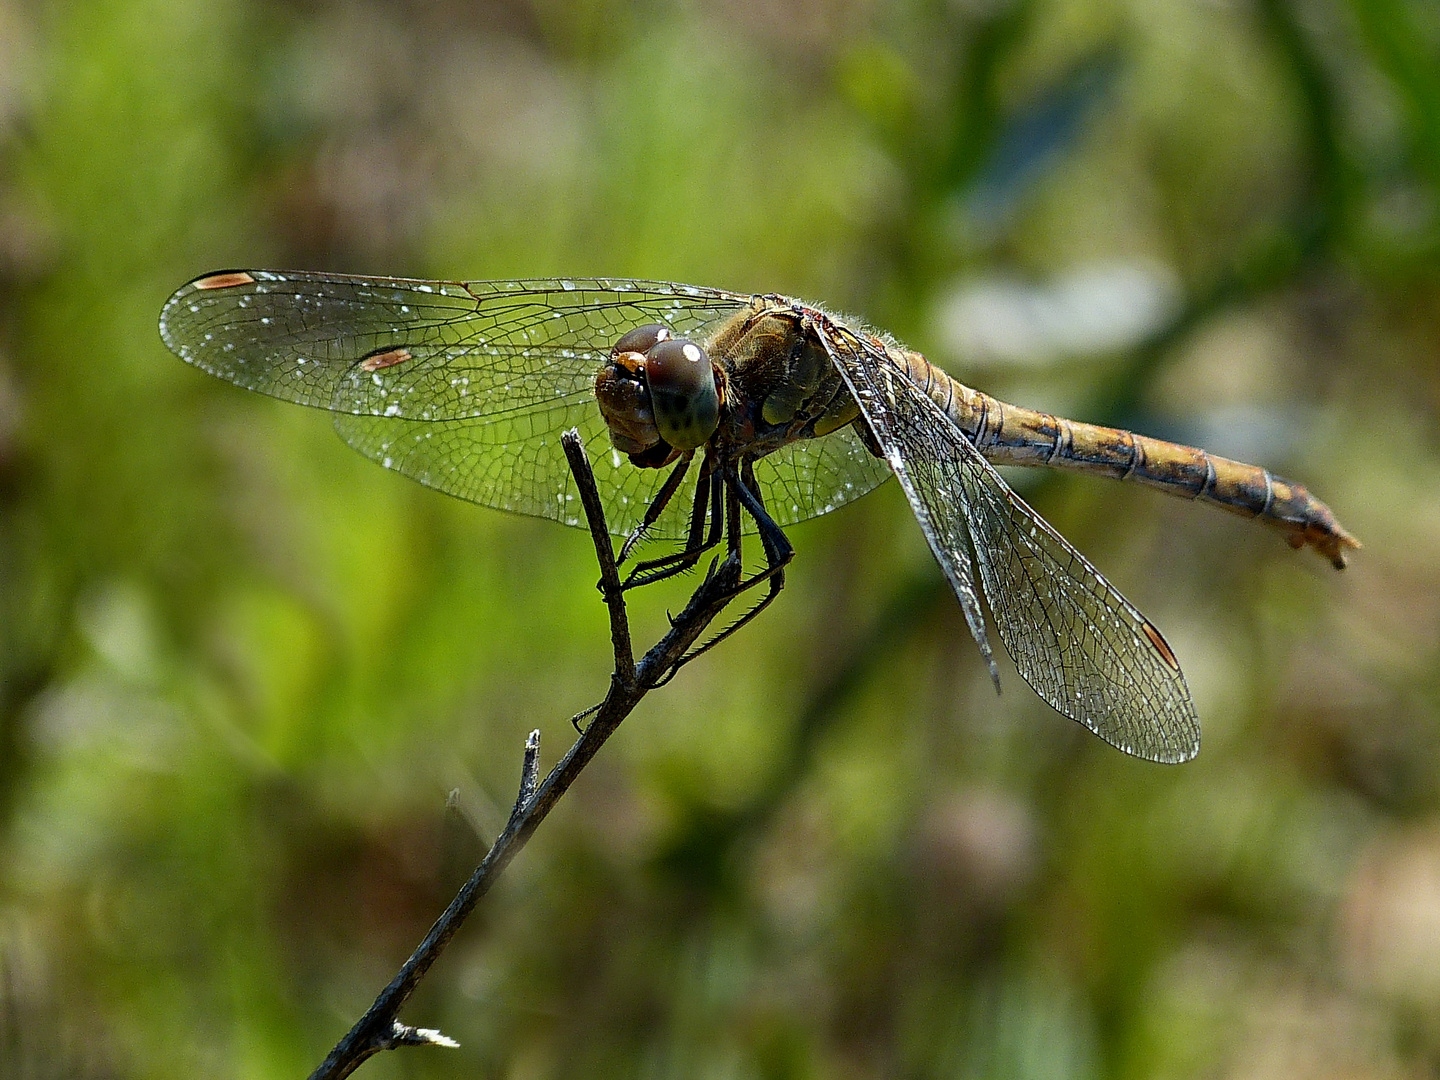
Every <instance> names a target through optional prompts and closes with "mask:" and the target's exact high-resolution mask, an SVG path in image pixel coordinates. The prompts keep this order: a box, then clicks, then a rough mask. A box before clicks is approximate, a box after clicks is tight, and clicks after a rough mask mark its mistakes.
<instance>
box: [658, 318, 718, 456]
mask: <svg viewBox="0 0 1440 1080" xmlns="http://www.w3.org/2000/svg"><path fill="white" fill-rule="evenodd" d="M645 381H646V382H647V383H648V384H649V386H650V408H651V410H652V411H653V413H654V416H655V426H656V428H658V429H659V431H660V434H661V436H662V437H663V438H664V439H665V441H666V442H668V443H669V444H670V445H671V446H673V447H675V448H676V449H677V450H694V449H695V448H696V447H698V446H703V445H704V444H705V442H706V440H708V439H709V438H710V436H711V435H713V434H715V428H716V427H717V426H718V425H719V423H720V395H719V393H718V392H717V391H716V389H715V372H714V371H713V370H712V369H711V367H710V358H709V357H708V356H706V355H705V350H704V349H702V348H700V346H699V345H696V344H695V343H694V342H693V341H686V340H685V339H684V338H668V339H667V340H664V341H660V342H657V343H656V344H655V345H653V346H652V347H651V348H650V350H649V351H648V352H646V354H645Z"/></svg>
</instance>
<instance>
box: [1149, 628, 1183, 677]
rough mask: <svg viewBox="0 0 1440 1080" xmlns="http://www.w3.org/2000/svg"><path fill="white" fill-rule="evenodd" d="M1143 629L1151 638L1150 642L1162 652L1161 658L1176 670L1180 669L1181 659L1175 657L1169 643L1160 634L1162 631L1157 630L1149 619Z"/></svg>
mask: <svg viewBox="0 0 1440 1080" xmlns="http://www.w3.org/2000/svg"><path fill="white" fill-rule="evenodd" d="M1141 629H1143V630H1144V631H1145V636H1146V637H1147V638H1149V639H1150V644H1151V645H1154V646H1155V651H1156V652H1158V653H1159V654H1160V658H1161V659H1162V660H1164V661H1165V663H1167V664H1169V665H1170V666H1171V667H1172V668H1174V669H1175V670H1176V671H1179V670H1180V661H1179V660H1176V659H1175V654H1174V653H1173V652H1171V651H1170V645H1169V643H1168V642H1167V641H1166V640H1165V639H1164V638H1163V637H1161V636H1160V631H1159V630H1156V629H1155V627H1154V625H1153V624H1152V623H1151V622H1150V620H1148V619H1147V620H1145V622H1143V623H1142V624H1141Z"/></svg>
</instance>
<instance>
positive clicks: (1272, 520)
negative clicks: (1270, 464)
mask: <svg viewBox="0 0 1440 1080" xmlns="http://www.w3.org/2000/svg"><path fill="white" fill-rule="evenodd" d="M891 353H892V355H893V354H896V353H899V350H895V349H892V350H891ZM897 359H900V360H901V366H902V367H903V368H904V369H905V372H906V374H907V375H908V376H909V377H910V379H911V380H912V381H913V382H915V383H916V384H917V385H919V386H920V387H921V388H922V389H924V391H925V392H926V394H927V395H928V396H929V397H930V399H931V400H932V401H934V402H935V403H936V404H937V405H939V406H940V407H941V408H942V409H943V410H945V413H946V415H948V416H949V417H950V419H951V420H952V421H953V422H954V423H955V424H956V425H957V426H958V427H959V428H960V429H961V430H962V431H964V432H965V434H966V435H968V436H969V437H970V438H971V440H972V441H973V442H974V443H975V445H976V447H977V448H978V449H979V450H980V452H981V453H982V454H984V455H985V457H986V458H987V459H988V460H990V461H991V462H993V463H995V464H997V465H1030V466H1034V465H1048V466H1050V467H1051V468H1060V469H1074V470H1077V471H1080V472H1091V473H1099V474H1100V475H1102V476H1108V477H1110V478H1111V479H1114V480H1129V481H1134V482H1136V483H1141V484H1145V485H1147V486H1149V487H1153V488H1158V489H1159V490H1161V491H1164V492H1167V493H1169V494H1171V495H1178V496H1180V497H1182V498H1186V499H1190V500H1192V501H1195V502H1201V503H1209V504H1210V505H1212V506H1218V507H1220V508H1221V509H1223V510H1228V511H1230V512H1231V513H1234V514H1239V515H1241V516H1242V517H1249V518H1260V519H1261V520H1263V521H1264V522H1265V523H1266V524H1268V525H1271V526H1273V527H1274V528H1277V529H1279V530H1280V531H1281V532H1283V533H1284V534H1285V538H1286V540H1287V541H1289V543H1290V545H1291V546H1292V547H1295V548H1301V547H1305V546H1307V545H1309V546H1310V547H1313V548H1315V549H1316V550H1317V551H1319V552H1320V553H1321V554H1322V555H1324V556H1325V557H1326V558H1327V559H1329V560H1330V562H1331V563H1333V564H1334V566H1335V567H1336V568H1337V569H1340V568H1343V567H1344V566H1345V552H1346V551H1347V550H1348V549H1350V548H1358V547H1359V546H1360V543H1359V541H1357V540H1356V539H1355V538H1354V537H1353V536H1351V535H1350V534H1349V533H1347V532H1346V531H1345V530H1344V529H1343V528H1342V527H1341V526H1340V523H1339V522H1338V521H1336V520H1335V515H1334V513H1332V512H1331V510H1330V508H1329V507H1328V506H1326V505H1325V504H1324V503H1323V502H1321V501H1320V500H1319V499H1317V498H1315V496H1313V495H1311V494H1310V492H1309V491H1307V490H1306V489H1305V487H1304V486H1303V485H1302V484H1297V483H1295V482H1294V481H1292V480H1287V479H1285V478H1284V477H1281V476H1276V475H1274V474H1273V473H1271V472H1270V471H1269V470H1268V469H1264V468H1261V467H1260V466H1258V465H1248V464H1246V463H1244V462H1241V461H1232V460H1230V459H1229V458H1223V457H1220V456H1218V455H1216V454H1211V453H1208V452H1207V451H1205V450H1201V449H1198V448H1197V447H1193V446H1184V445H1182V444H1180V443H1173V442H1167V441H1165V440H1164V439H1154V438H1151V437H1150V436H1148V435H1137V434H1136V433H1134V432H1132V431H1125V430H1123V429H1120V428H1110V427H1101V426H1099V425H1096V424H1086V423H1082V422H1080V421H1076V420H1067V419H1065V418H1064V417H1059V416H1052V415H1050V414H1049V413H1043V412H1039V411H1037V410H1035V409H1027V408H1023V407H1021V406H1018V405H1010V404H1007V403H1005V402H1003V401H1000V400H999V399H997V398H993V397H991V396H990V395H989V394H984V393H981V392H980V391H978V390H972V389H971V388H970V387H968V386H965V385H964V384H962V383H960V382H957V381H956V380H955V379H952V378H951V377H950V376H949V375H947V374H945V373H944V372H943V371H941V370H940V369H938V368H936V367H934V366H933V365H931V364H930V363H929V362H928V361H926V360H925V358H924V357H922V356H920V355H919V354H918V353H912V352H908V351H907V352H904V353H902V354H900V356H899V357H897Z"/></svg>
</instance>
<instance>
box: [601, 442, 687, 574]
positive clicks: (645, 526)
mask: <svg viewBox="0 0 1440 1080" xmlns="http://www.w3.org/2000/svg"><path fill="white" fill-rule="evenodd" d="M694 456H695V454H694V452H693V451H692V452H690V453H688V454H684V455H682V456H681V458H680V460H679V461H678V462H676V463H675V468H673V469H671V470H670V475H669V476H667V477H666V478H665V483H664V485H663V486H662V487H661V488H660V490H659V492H657V493H656V495H655V498H653V499H652V500H650V505H649V506H648V507H646V508H645V517H644V519H643V520H642V521H641V522H640V524H639V525H636V526H635V528H634V529H633V530H632V531H631V533H630V535H629V536H627V537H626V538H625V543H624V544H622V545H621V547H620V555H619V557H618V558H617V559H616V560H615V565H616V566H619V565H620V564H622V563H623V562H624V561H625V560H626V559H628V558H629V557H630V552H631V551H633V550H634V548H635V545H636V544H638V543H640V541H641V540H644V539H645V534H646V533H648V532H649V531H650V528H651V527H652V526H653V525H654V524H655V522H657V521H659V520H660V515H661V514H663V513H664V512H665V508H666V507H667V506H669V505H670V500H671V499H673V498H674V497H675V492H676V491H677V490H679V487H680V481H682V480H684V479H685V473H686V470H688V469H689V468H690V460H691V459H692V458H693V457H694Z"/></svg>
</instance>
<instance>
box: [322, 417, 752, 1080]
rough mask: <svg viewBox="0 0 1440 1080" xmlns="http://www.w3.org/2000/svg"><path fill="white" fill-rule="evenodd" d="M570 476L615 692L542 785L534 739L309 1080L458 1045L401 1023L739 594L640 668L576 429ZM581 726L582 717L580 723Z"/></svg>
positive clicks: (568, 443) (708, 605)
mask: <svg viewBox="0 0 1440 1080" xmlns="http://www.w3.org/2000/svg"><path fill="white" fill-rule="evenodd" d="M561 441H562V443H563V444H564V447H565V454H566V457H567V458H568V459H569V461H570V468H571V471H572V472H573V473H574V475H575V481H576V484H577V486H578V487H579V489H580V501H581V503H582V505H583V506H584V508H585V516H586V520H587V522H588V524H589V526H590V533H591V536H592V537H593V538H594V540H595V553H596V557H597V558H598V560H599V563H600V590H601V592H602V594H603V595H604V597H605V603H606V606H607V607H608V608H609V609H610V637H611V642H612V644H613V646H614V653H615V670H614V672H613V674H612V675H611V677H610V690H609V692H608V693H607V694H606V695H605V699H604V700H603V701H601V702H600V703H599V704H598V705H596V706H594V707H593V708H591V709H587V710H586V711H585V713H582V714H580V718H583V717H584V716H586V715H590V716H592V717H593V718H592V719H591V721H590V723H589V724H588V725H586V727H585V730H584V731H583V732H582V733H581V735H580V737H579V738H578V739H576V740H575V742H574V743H573V744H572V745H571V747H570V749H569V750H568V751H566V753H565V756H564V757H563V758H561V759H560V761H559V762H558V763H557V764H556V765H555V767H554V768H553V769H551V770H550V773H549V775H547V776H546V777H545V779H544V781H543V782H541V783H540V784H539V785H538V786H537V785H536V783H535V781H536V778H537V777H538V776H539V760H540V732H539V731H532V732H531V733H530V737H529V738H528V739H526V741H525V757H524V763H523V765H522V766H521V777H520V792H519V795H518V796H517V797H516V800H515V809H514V810H513V811H512V812H511V814H510V820H509V821H508V822H506V825H505V828H504V830H503V831H502V832H501V833H500V835H499V836H498V837H496V839H495V843H494V844H492V845H491V847H490V850H489V852H487V853H486V855H485V858H484V859H482V860H481V862H480V865H479V866H478V867H476V869H475V872H474V873H473V874H471V875H470V879H469V880H468V881H466V882H465V884H464V885H463V886H462V887H461V889H460V891H459V892H458V893H456V895H455V899H453V900H452V901H450V906H449V907H447V908H446V909H445V912H444V914H442V915H441V916H440V917H439V918H438V919H436V920H435V924H434V925H433V926H431V927H430V931H429V933H427V934H426V935H425V939H424V940H423V941H422V942H421V943H420V945H419V946H418V947H417V948H416V949H415V951H414V952H413V953H412V954H411V955H410V958H409V959H408V960H406V961H405V963H404V965H403V966H402V967H401V968H400V971H399V972H398V973H397V974H396V975H395V977H394V978H393V979H392V980H390V984H389V985H388V986H387V987H385V989H384V990H383V991H381V993H380V996H379V997H377V998H376V999H375V1002H374V1004H372V1005H371V1006H370V1008H369V1009H368V1010H367V1011H366V1013H365V1015H364V1016H362V1017H361V1018H360V1020H359V1021H358V1022H357V1023H356V1024H355V1026H354V1027H353V1028H351V1029H350V1031H349V1033H348V1034H346V1036H345V1037H344V1038H343V1039H341V1040H340V1042H339V1043H337V1044H336V1046H335V1048H334V1049H333V1050H331V1051H330V1053H329V1055H327V1056H326V1058H325V1060H324V1061H323V1062H322V1063H321V1064H320V1067H319V1068H317V1069H316V1070H315V1071H314V1072H313V1073H311V1074H310V1080H339V1078H341V1077H345V1076H349V1075H350V1074H351V1073H353V1072H354V1071H355V1070H356V1069H357V1068H359V1066H360V1065H361V1064H362V1063H363V1062H364V1061H365V1060H366V1059H367V1058H369V1057H371V1056H372V1055H374V1054H376V1053H378V1052H380V1051H381V1050H391V1049H394V1048H396V1047H398V1046H417V1045H431V1046H453V1045H456V1044H455V1043H454V1042H453V1040H450V1039H448V1038H447V1037H446V1036H444V1035H441V1034H440V1033H439V1032H437V1031H432V1030H430V1029H427V1028H412V1027H409V1026H407V1025H405V1024H401V1023H400V1022H399V1021H398V1020H397V1019H396V1017H397V1016H398V1015H399V1012H400V1010H401V1008H403V1007H404V1005H405V1002H406V1001H407V1000H408V999H409V997H410V995H411V994H412V993H414V992H415V988H416V987H417V986H418V985H419V984H420V980H421V979H423V978H424V977H425V975H426V973H427V972H428V971H429V970H430V967H431V965H432V964H434V963H435V961H436V960H437V959H438V958H439V956H440V954H441V953H442V952H443V951H444V949H445V946H446V945H448V944H449V943H450V939H451V938H453V937H454V936H455V933H456V932H457V931H458V930H459V929H460V926H461V924H462V923H464V921H465V919H466V917H467V916H469V914H470V912H471V911H473V910H474V908H475V905H476V904H477V903H479V901H480V898H481V897H483V896H484V895H485V894H486V893H487V892H489V891H490V887H491V885H493V884H494V883H495V879H496V878H498V877H499V876H500V874H501V873H502V872H503V871H504V869H505V867H506V866H508V865H509V863H510V860H511V859H513V858H514V857H515V855H516V853H517V852H519V851H520V849H521V848H523V847H524V846H525V843H526V841H528V840H529V839H530V836H531V835H532V834H533V833H534V832H535V830H536V828H538V827H539V825H540V823H541V822H542V821H544V820H545V817H546V815H547V814H549V812H550V810H551V808H552V807H554V805H555V804H556V802H558V801H559V799H560V797H561V796H562V795H564V794H565V792H566V791H568V790H569V788H570V785H571V784H572V783H574V782H575V778H576V777H577V776H579V775H580V772H581V770H582V769H584V768H585V766H586V765H588V764H589V763H590V760H591V759H592V758H593V757H594V756H595V754H596V752H598V751H599V749H600V747H601V746H602V745H604V743H605V740H606V739H608V738H609V737H610V736H611V734H612V733H614V731H615V729H616V728H617V727H619V726H620V722H621V721H622V720H624V719H625V717H627V716H629V715H630V713H631V712H632V711H633V710H634V708H635V706H636V705H638V704H639V703H640V701H641V700H642V699H643V698H644V697H645V695H646V694H647V693H649V692H650V691H651V690H652V689H654V688H655V686H656V685H657V684H658V683H659V682H660V681H661V680H662V679H663V678H664V677H666V676H667V675H668V674H671V673H673V671H674V669H675V668H676V667H678V666H679V665H680V663H681V662H682V661H683V659H684V657H685V655H686V653H687V652H688V651H689V649H690V647H691V646H692V645H693V644H694V642H695V640H696V639H697V638H698V637H699V636H700V635H701V634H703V633H704V632H705V628H706V627H707V626H709V625H710V622H711V621H712V620H713V619H714V618H715V617H716V616H717V615H719V614H720V612H721V611H722V610H723V609H724V608H725V606H726V604H728V603H729V602H730V600H731V599H732V597H733V595H734V587H735V585H736V583H737V582H738V580H739V574H740V566H739V563H738V561H731V560H727V561H726V562H725V563H722V564H720V568H719V570H718V571H716V570H715V569H714V567H713V566H712V572H711V573H709V574H707V575H706V577H705V580H704V581H703V582H702V583H701V585H700V587H699V588H698V589H696V590H695V593H694V595H692V596H691V597H690V601H689V603H687V604H686V605H685V609H684V610H683V611H682V612H681V613H680V614H679V615H678V616H676V617H675V618H674V619H672V620H671V626H670V630H669V632H668V633H666V634H665V636H664V637H662V638H661V639H660V640H659V641H658V642H657V643H656V644H655V645H654V647H652V648H651V649H650V651H649V652H647V653H646V654H645V655H644V656H643V657H642V658H641V660H640V662H639V663H638V664H637V663H636V662H635V659H634V653H633V651H632V647H631V642H630V625H629V620H628V617H627V616H626V613H625V600H624V590H623V588H622V586H621V582H620V575H619V571H618V570H617V569H616V565H615V553H614V550H613V548H612V547H611V544H610V534H609V531H608V530H607V528H606V526H605V515H604V510H603V508H602V506H601V503H600V497H599V494H598V492H597V491H596V488H595V476H594V473H593V472H592V471H591V469H590V462H589V460H588V458H587V457H586V456H585V451H584V447H583V445H582V444H581V442H580V436H579V434H578V433H577V432H575V431H574V430H571V431H568V432H566V433H565V435H564V436H562V438H561ZM578 719H579V718H577V720H578Z"/></svg>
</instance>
